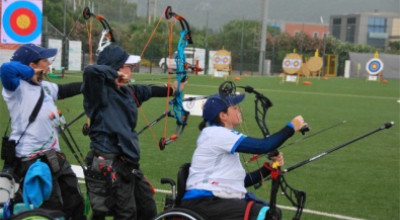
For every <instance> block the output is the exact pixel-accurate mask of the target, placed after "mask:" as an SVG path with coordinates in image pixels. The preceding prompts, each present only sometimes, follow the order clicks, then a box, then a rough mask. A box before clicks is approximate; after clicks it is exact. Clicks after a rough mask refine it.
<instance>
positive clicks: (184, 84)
mask: <svg viewBox="0 0 400 220" xmlns="http://www.w3.org/2000/svg"><path fill="white" fill-rule="evenodd" d="M186 84H187V81H185V82H181V86H180V89H179V91H182V90H183V89H184V88H185V87H186ZM172 90H173V91H174V95H175V93H176V91H177V90H178V81H175V82H174V84H173V85H172Z"/></svg>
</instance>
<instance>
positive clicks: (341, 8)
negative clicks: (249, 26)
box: [130, 0, 400, 30]
mask: <svg viewBox="0 0 400 220" xmlns="http://www.w3.org/2000/svg"><path fill="white" fill-rule="evenodd" d="M130 1H132V2H136V3H138V11H139V15H140V16H146V14H147V2H148V1H149V3H150V4H149V5H150V7H149V8H150V10H149V11H150V13H153V12H154V8H153V7H154V4H155V3H157V7H156V10H157V14H158V16H159V15H160V14H161V13H162V11H163V10H164V9H165V7H166V6H167V5H171V6H172V9H173V11H175V12H176V13H178V14H181V15H183V16H184V17H185V18H186V19H187V20H188V22H189V23H190V24H191V25H192V26H195V27H197V28H204V27H205V26H206V23H207V14H208V26H209V27H210V28H212V29H215V30H218V29H219V27H220V26H221V25H223V24H226V23H227V22H229V21H230V20H232V19H242V18H244V19H252V20H261V18H262V1H264V0H130ZM267 1H268V14H267V16H268V19H269V20H279V21H291V22H306V23H320V17H321V16H322V17H323V21H324V23H326V24H327V23H328V21H329V16H330V15H333V14H351V13H359V12H373V11H374V10H378V11H382V12H395V13H399V14H400V0H267Z"/></svg>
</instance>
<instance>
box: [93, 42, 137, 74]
mask: <svg viewBox="0 0 400 220" xmlns="http://www.w3.org/2000/svg"><path fill="white" fill-rule="evenodd" d="M138 62H140V56H136V55H130V54H128V53H127V52H126V51H125V50H124V49H122V48H121V47H120V46H117V45H109V46H107V47H106V48H104V50H103V51H101V52H100V54H99V57H98V59H97V64H99V65H107V66H110V67H111V68H113V69H115V70H118V69H119V68H121V67H122V66H123V65H124V64H135V63H138Z"/></svg>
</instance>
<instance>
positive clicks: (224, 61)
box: [222, 56, 230, 64]
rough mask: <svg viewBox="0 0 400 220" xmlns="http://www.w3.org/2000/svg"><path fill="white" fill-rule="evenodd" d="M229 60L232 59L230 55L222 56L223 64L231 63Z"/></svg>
mask: <svg viewBox="0 0 400 220" xmlns="http://www.w3.org/2000/svg"><path fill="white" fill-rule="evenodd" d="M229 61H230V57H228V56H224V57H222V63H223V64H229Z"/></svg>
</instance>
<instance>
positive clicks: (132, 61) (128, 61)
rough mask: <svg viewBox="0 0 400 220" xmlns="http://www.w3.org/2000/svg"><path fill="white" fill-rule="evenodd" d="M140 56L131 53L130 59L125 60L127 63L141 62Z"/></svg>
mask: <svg viewBox="0 0 400 220" xmlns="http://www.w3.org/2000/svg"><path fill="white" fill-rule="evenodd" d="M140 60H141V59H140V56H136V55H129V57H128V59H127V60H126V61H125V64H135V63H139V62H140Z"/></svg>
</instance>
